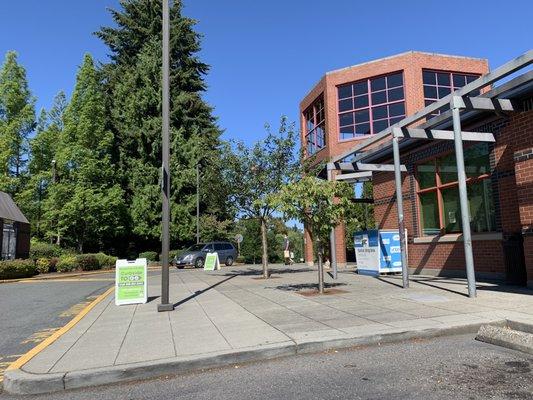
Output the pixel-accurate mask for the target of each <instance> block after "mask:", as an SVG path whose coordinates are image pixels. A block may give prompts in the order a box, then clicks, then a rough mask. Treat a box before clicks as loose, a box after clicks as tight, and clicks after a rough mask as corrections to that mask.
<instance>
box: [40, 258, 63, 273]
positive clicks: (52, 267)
mask: <svg viewBox="0 0 533 400" xmlns="http://www.w3.org/2000/svg"><path fill="white" fill-rule="evenodd" d="M58 261H59V258H57V257H52V258H39V259H37V261H35V267H36V268H37V271H38V272H39V273H40V274H46V273H48V272H55V271H56V266H57V262H58Z"/></svg>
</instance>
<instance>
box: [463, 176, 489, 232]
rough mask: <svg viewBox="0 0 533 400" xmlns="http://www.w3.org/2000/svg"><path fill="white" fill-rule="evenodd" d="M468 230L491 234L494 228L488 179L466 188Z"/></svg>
mask: <svg viewBox="0 0 533 400" xmlns="http://www.w3.org/2000/svg"><path fill="white" fill-rule="evenodd" d="M467 191H468V204H469V211H470V228H471V229H472V231H473V232H492V231H494V230H495V227H496V217H495V212H494V201H493V197H492V184H491V181H490V179H483V180H482V181H480V182H477V183H474V184H472V185H468V186H467Z"/></svg>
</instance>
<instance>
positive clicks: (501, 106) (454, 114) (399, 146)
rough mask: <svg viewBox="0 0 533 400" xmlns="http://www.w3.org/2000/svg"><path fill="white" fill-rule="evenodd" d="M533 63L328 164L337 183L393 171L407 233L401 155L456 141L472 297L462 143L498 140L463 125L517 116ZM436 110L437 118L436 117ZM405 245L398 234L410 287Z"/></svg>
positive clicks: (526, 57) (513, 64)
mask: <svg viewBox="0 0 533 400" xmlns="http://www.w3.org/2000/svg"><path fill="white" fill-rule="evenodd" d="M532 63H533V51H531V50H530V51H528V52H527V53H525V54H523V55H521V56H519V57H517V58H515V59H514V60H511V61H510V62H508V63H506V64H504V65H503V66H501V67H499V68H497V69H495V70H493V71H491V72H489V73H488V74H485V75H483V76H481V77H480V78H478V79H477V80H475V81H473V82H471V83H469V84H467V85H465V86H464V87H462V88H461V89H459V90H457V91H455V92H453V93H451V94H449V95H447V96H446V97H443V98H442V99H440V100H438V101H436V102H434V103H432V104H430V105H428V106H427V107H425V108H424V109H422V110H420V111H418V112H417V113H415V114H413V115H411V116H409V117H406V118H404V119H403V120H401V121H399V122H398V123H396V124H394V125H392V126H390V127H388V128H387V129H385V130H383V131H382V132H380V133H378V134H376V135H374V136H372V137H370V138H369V139H367V140H365V141H363V142H362V143H360V144H358V145H356V146H354V147H353V148H351V149H349V150H347V151H346V152H344V153H343V154H341V155H339V156H337V157H335V158H334V159H333V160H332V162H330V163H328V178H329V179H333V177H334V179H336V180H344V181H347V182H353V183H356V182H364V181H367V180H369V179H372V173H373V172H384V171H390V172H394V174H395V188H396V204H397V208H398V228H399V230H400V232H404V212H403V199H402V190H401V172H403V171H406V167H405V166H404V165H402V164H401V162H400V157H401V152H402V151H405V150H408V149H409V150H412V149H413V148H415V147H416V146H419V145H420V144H424V143H428V141H442V140H448V141H453V142H454V149H455V155H456V160H457V172H458V187H459V199H460V210H461V219H462V227H463V228H462V229H463V242H464V252H465V262H466V272H467V278H468V293H469V296H470V297H475V296H476V282H475V273H474V259H473V255H472V239H471V232H470V222H469V221H470V215H469V207H468V195H467V190H466V173H465V165H464V156H463V142H466V141H475V142H494V141H495V139H494V136H493V134H492V133H490V132H477V131H473V132H472V131H463V130H462V125H465V124H469V125H473V124H474V122H475V121H476V120H477V121H481V120H482V121H484V122H489V121H491V120H495V119H499V118H501V117H502V116H505V114H507V113H512V112H514V111H515V109H516V106H515V104H514V101H513V100H514V99H516V98H519V97H520V96H521V94H523V93H530V92H532V91H533V71H531V70H529V71H525V70H526V68H527V67H528V66H530V65H531V64H532ZM529 69H531V68H529ZM518 71H521V72H523V73H522V75H520V76H517V77H515V78H513V79H511V80H509V81H507V82H504V83H502V81H504V80H505V79H506V78H507V79H509V77H510V75H512V74H515V73H517V72H518ZM496 83H501V85H499V86H497V87H495V88H494V89H491V90H488V91H485V92H484V93H483V94H480V95H474V94H473V93H474V92H477V93H480V92H481V91H482V90H483V89H485V90H486V89H487V88H488V87H489V89H490V86H491V85H494V84H496ZM436 112H438V113H439V115H437V116H432V114H435V113H436ZM421 121H422V122H421ZM391 158H392V159H393V161H394V162H393V163H392V164H390V161H389V163H383V161H384V160H385V161H387V160H390V159H391ZM333 171H337V174H334V173H333ZM331 240H332V248H335V243H334V240H335V238H334V235H332V236H331ZM406 246H407V244H406V242H405V236H404V235H400V247H401V253H402V277H403V286H404V287H405V288H407V287H408V286H409V276H408V266H407V257H406ZM332 257H333V254H332Z"/></svg>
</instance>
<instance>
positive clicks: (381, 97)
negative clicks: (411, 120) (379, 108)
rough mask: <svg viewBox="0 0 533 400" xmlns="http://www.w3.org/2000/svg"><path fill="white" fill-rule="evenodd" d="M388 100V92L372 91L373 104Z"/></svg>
mask: <svg viewBox="0 0 533 400" xmlns="http://www.w3.org/2000/svg"><path fill="white" fill-rule="evenodd" d="M386 102H387V92H386V91H383V92H377V93H372V104H382V103H386Z"/></svg>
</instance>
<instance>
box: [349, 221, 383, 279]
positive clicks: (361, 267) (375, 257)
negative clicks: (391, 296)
mask: <svg viewBox="0 0 533 400" xmlns="http://www.w3.org/2000/svg"><path fill="white" fill-rule="evenodd" d="M354 245H355V257H356V260H357V273H359V274H361V275H374V276H375V275H378V274H379V265H380V264H379V255H380V253H379V241H378V231H377V230H369V231H363V232H356V233H355V235H354Z"/></svg>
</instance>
